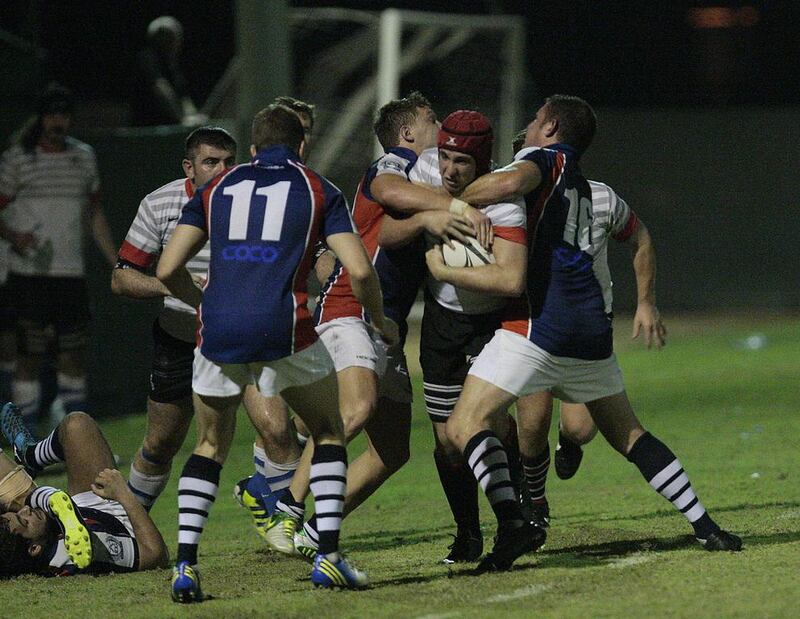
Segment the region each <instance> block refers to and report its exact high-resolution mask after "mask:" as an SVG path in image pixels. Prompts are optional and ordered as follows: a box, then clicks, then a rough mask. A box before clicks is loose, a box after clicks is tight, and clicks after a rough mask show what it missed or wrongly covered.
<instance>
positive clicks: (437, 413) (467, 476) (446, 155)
mask: <svg viewBox="0 0 800 619" xmlns="http://www.w3.org/2000/svg"><path fill="white" fill-rule="evenodd" d="M493 141H494V140H493V134H492V126H491V123H490V122H489V119H488V118H486V117H485V116H483V115H482V114H480V113H478V112H474V111H469V110H460V111H458V112H454V113H452V114H450V115H449V116H448V117H447V118H446V119H445V120H444V121H443V122H442V126H441V128H440V130H439V134H438V149H430V150H427V151H425V152H424V153H423V154H422V155H421V156H420V160H419V162H418V163H417V165H416V166H415V167H414V170H413V171H412V176H411V178H412V180H414V181H415V182H422V183H425V184H428V185H432V186H437V187H440V186H442V185H444V187H445V188H446V190H447V191H448V192H449V193H450V194H451V195H459V194H460V193H461V192H462V191H463V189H464V188H465V187H466V186H467V185H468V184H469V183H470V182H472V181H473V180H474V179H475V178H476V177H477V176H480V175H482V174H486V173H488V172H489V170H490V167H491V153H492V144H493ZM483 213H484V214H485V215H486V216H487V217H489V219H490V220H491V222H492V225H493V230H494V239H495V242H494V243H493V246H494V247H495V254H496V256H499V259H500V260H501V261H502V260H503V259H505V256H506V253H507V251H506V250H507V247H508V246H507V243H520V244H522V245H524V244H525V240H526V233H525V212H524V209H523V206H522V202H521V201H520V200H516V201H509V202H501V203H497V204H492V205H488V206H487V207H485V208H484V209H483ZM422 216H424V214H417V215H414V217H412V218H411V219H407V220H402V221H391V222H387V224H385V230H384V232H385V233H384V238H385V237H386V236H387V235H388V233H389V231H393V232H394V235H396V236H395V238H394V239H393V242H396V243H399V244H404V243H408V242H409V240H410V239H411V238H413V237H414V236H416V235H418V234H419V233H420V230H421V229H422V226H421V225H420V224H419V223H418V222H417V221H415V220H418V219H419V218H420V217H422ZM498 239H499V240H498ZM506 303H507V300H506V299H505V298H503V297H500V296H494V297H492V296H488V295H485V294H475V293H473V292H471V291H469V290H464V289H459V288H456V287H454V286H452V285H450V284H446V283H441V282H438V281H436V280H435V279H433V278H432V277H428V278H427V281H426V289H425V313H424V315H423V319H422V333H421V339H420V364H421V365H422V372H423V379H424V387H425V405H426V408H427V410H428V416H429V417H430V419H431V422H432V423H433V429H434V436H435V439H436V449H435V451H434V461H435V463H436V469H437V471H438V473H439V479H440V481H441V484H442V488H443V489H444V492H445V496H446V497H447V501H448V504H449V505H450V509H451V511H452V512H453V517H454V519H455V522H456V525H457V531H456V535H455V539H454V541H453V543H452V544H451V546H450V552H449V554H448V555H447V557H445V558H444V560H443V562H444V563H456V562H461V561H475V560H477V559H478V558H479V557H480V555H481V553H482V552H483V536H482V533H481V530H480V521H479V512H478V486H477V483H476V481H475V477H474V476H473V475H472V471H471V470H470V469H469V467H467V466H466V465H465V463H464V460H463V458H462V455H461V452H460V450H458V449H457V448H456V447H455V446H453V445H452V444H451V443H450V441H449V440H448V439H447V436H446V432H445V424H446V423H447V419H448V417H449V416H450V414H451V413H452V411H453V407H454V406H455V403H456V401H457V400H458V396H459V394H460V392H461V388H462V385H463V383H464V379H465V378H466V375H467V371H468V370H469V367H470V363H471V361H472V360H473V359H474V358H475V357H477V356H478V354H479V353H480V351H481V350H482V349H483V346H484V345H485V344H486V343H487V342H488V341H489V340H490V339H491V337H492V335H493V333H494V331H495V329H497V328H498V327H499V326H500V317H501V311H502V308H503V307H504V306H505V305H506ZM506 419H507V420H508V421H507V423H506V427H505V428H503V430H504V431H503V432H502V434H501V435H502V436H503V437H504V443H505V445H506V448H507V449H509V450H512V449H513V450H514V453H516V450H517V433H516V424H515V423H514V419H513V418H512V417H510V416H507V417H506ZM516 461H517V462H518V461H519V458H518V457H517V458H516ZM516 471H517V472H518V473H520V475H519V476H518V478H519V477H521V472H520V471H519V466H517V467H516Z"/></svg>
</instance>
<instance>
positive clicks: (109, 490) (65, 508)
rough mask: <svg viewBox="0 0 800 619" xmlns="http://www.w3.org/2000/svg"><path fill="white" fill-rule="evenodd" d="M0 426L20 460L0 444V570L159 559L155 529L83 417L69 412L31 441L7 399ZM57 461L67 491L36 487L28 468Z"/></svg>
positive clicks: (141, 566) (90, 568)
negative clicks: (46, 433)
mask: <svg viewBox="0 0 800 619" xmlns="http://www.w3.org/2000/svg"><path fill="white" fill-rule="evenodd" d="M0 427H1V428H2V432H3V435H4V436H5V437H6V439H7V440H8V442H9V443H10V444H11V445H12V446H13V448H14V455H15V458H16V460H17V462H19V463H20V465H21V466H19V465H17V464H15V463H14V462H12V461H11V459H10V458H8V457H7V456H6V455H5V454H4V453H2V451H0V512H2V515H0V577H11V576H17V575H20V574H42V575H59V576H65V575H71V574H75V573H82V572H86V573H93V574H98V573H107V572H134V571H138V570H151V569H155V568H159V567H167V565H168V563H169V553H168V551H167V547H166V545H165V544H164V540H163V539H162V537H161V533H159V531H158V529H157V528H156V525H155V524H154V523H153V521H152V520H150V516H148V514H147V512H146V511H145V509H144V507H142V506H141V504H140V503H139V502H138V501H137V500H136V498H135V497H134V495H133V493H132V492H131V491H130V489H129V488H128V485H127V483H126V481H125V479H124V478H123V477H122V475H121V474H120V472H119V471H117V470H115V469H114V467H115V463H114V456H113V455H112V453H111V449H110V448H109V446H108V443H107V442H106V439H105V437H104V436H103V433H102V432H101V431H100V428H99V427H98V426H97V423H95V421H94V420H93V419H92V418H91V417H89V416H88V415H86V414H85V413H80V412H75V413H71V414H69V415H67V416H66V417H65V418H64V419H63V420H62V421H61V423H60V424H59V425H58V427H56V429H55V430H53V431H52V432H51V433H50V435H49V436H48V437H47V438H46V439H44V440H42V441H37V440H36V439H34V438H33V436H31V434H30V433H29V432H28V430H27V429H26V428H25V425H24V424H23V422H22V417H21V415H20V412H19V409H18V408H17V407H16V406H15V405H14V404H12V403H11V402H8V403H6V404H5V405H4V406H3V408H2V411H0ZM58 462H63V463H64V464H65V465H66V470H67V492H64V491H63V490H58V489H56V488H52V487H49V486H40V487H37V486H36V484H35V483H34V481H33V477H34V476H35V475H36V473H38V472H39V471H41V470H42V469H43V468H44V467H46V466H48V465H50V464H56V463H58Z"/></svg>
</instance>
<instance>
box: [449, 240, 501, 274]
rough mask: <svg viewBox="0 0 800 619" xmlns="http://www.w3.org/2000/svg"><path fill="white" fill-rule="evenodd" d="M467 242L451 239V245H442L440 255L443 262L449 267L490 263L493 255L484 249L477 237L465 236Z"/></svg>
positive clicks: (476, 265) (492, 260)
mask: <svg viewBox="0 0 800 619" xmlns="http://www.w3.org/2000/svg"><path fill="white" fill-rule="evenodd" d="M467 240H468V241H469V243H467V244H466V245H465V244H464V243H462V242H461V241H457V240H456V239H451V240H450V242H451V243H452V244H453V247H452V248H451V247H448V246H447V245H446V244H443V245H442V255H443V256H444V263H445V264H446V265H447V266H449V267H478V266H481V265H484V264H492V263H493V262H494V256H493V255H492V252H491V251H488V250H486V249H484V248H483V247H482V246H481V244H480V243H478V239H476V238H475V237H471V236H469V237H467Z"/></svg>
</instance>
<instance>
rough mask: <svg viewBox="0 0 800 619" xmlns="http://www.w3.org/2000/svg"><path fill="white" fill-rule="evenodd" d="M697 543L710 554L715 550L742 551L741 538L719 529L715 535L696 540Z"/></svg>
mask: <svg viewBox="0 0 800 619" xmlns="http://www.w3.org/2000/svg"><path fill="white" fill-rule="evenodd" d="M697 541H698V542H700V544H702V546H703V548H705V549H706V550H710V551H712V552H714V551H717V550H730V551H734V552H736V551H739V550H741V549H742V538H740V537H739V536H738V535H734V534H733V533H728V532H727V531H723V530H722V529H720V530H719V531H717V532H716V533H712V534H711V535H709V536H708V537H707V538H706V539H701V538H699V537H698V538H697Z"/></svg>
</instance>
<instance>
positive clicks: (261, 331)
mask: <svg viewBox="0 0 800 619" xmlns="http://www.w3.org/2000/svg"><path fill="white" fill-rule="evenodd" d="M304 149H305V146H304V137H303V127H302V124H301V123H300V120H299V118H298V117H297V115H296V114H295V113H294V112H293V111H292V110H290V109H289V108H286V107H284V106H280V105H274V104H273V105H271V106H269V107H267V108H265V109H264V110H262V111H261V112H259V113H258V114H256V116H255V118H254V120H253V131H252V146H251V153H252V155H253V159H252V161H251V162H250V163H249V164H244V165H239V166H236V167H234V168H231V169H230V170H228V171H226V172H225V173H223V174H221V175H220V176H217V177H216V178H215V179H214V180H213V181H211V182H210V183H209V184H208V185H206V186H205V187H204V188H203V190H202V191H201V192H199V193H197V194H196V195H195V196H194V197H193V198H192V199H191V200H190V201H189V202H188V203H187V205H186V206H185V207H184V209H183V214H182V216H181V220H180V221H179V222H178V226H177V227H176V229H175V233H174V234H173V236H172V238H171V239H170V242H169V243H168V244H167V246H166V248H165V249H164V253H163V254H162V256H161V260H160V261H159V264H158V268H157V270H156V276H157V277H158V278H159V279H160V280H161V281H162V282H163V283H164V284H165V285H166V286H167V288H168V289H169V290H170V292H171V293H172V294H173V295H174V296H177V297H178V298H180V299H181V300H183V301H184V302H187V303H188V304H189V305H191V306H193V307H200V304H201V301H202V307H201V309H200V312H199V317H200V321H201V327H200V329H199V331H198V341H199V346H198V348H197V350H196V351H195V361H194V373H193V377H192V390H193V392H194V403H195V413H196V418H197V421H198V443H197V446H196V447H195V450H194V453H193V454H192V456H191V457H190V458H189V460H188V461H187V463H186V465H185V466H184V469H183V473H182V475H181V480H180V482H179V486H178V494H179V496H178V505H179V539H178V556H177V563H176V566H175V568H174V571H173V580H172V588H171V590H172V598H173V600H175V601H177V602H196V601H200V600H202V599H203V594H202V590H201V587H200V579H199V573H198V571H197V568H196V564H197V549H198V544H199V540H200V536H201V534H202V532H203V528H204V526H205V522H206V520H207V519H208V514H209V510H210V508H211V505H212V504H213V502H214V500H215V498H216V494H217V490H218V487H219V476H220V471H221V469H222V465H223V463H224V462H225V459H226V458H227V455H228V451H229V449H230V445H231V441H232V438H233V432H234V429H235V423H236V409H237V408H238V406H239V403H240V401H241V397H242V390H243V388H244V386H245V385H247V384H250V383H255V384H256V385H257V387H258V389H259V391H261V393H262V394H264V395H266V396H275V395H281V396H283V398H284V399H285V400H286V401H287V403H288V404H289V405H290V406H291V407H292V408H293V409H294V411H295V412H296V413H297V414H298V415H299V416H300V417H301V418H302V419H303V421H304V422H305V423H306V425H307V426H308V429H309V430H310V433H311V436H312V438H313V439H314V449H313V455H312V457H311V466H310V474H309V476H310V482H309V485H310V488H311V492H312V494H314V495H315V496H318V497H319V500H317V502H316V510H317V516H318V517H317V524H318V530H319V552H318V553H317V555H316V558H315V561H314V567H313V569H312V572H311V580H312V583H314V584H315V585H316V586H322V587H348V588H362V587H364V586H367V585H368V582H369V580H368V578H367V575H366V574H365V573H364V572H361V571H360V570H357V569H355V568H354V567H353V566H352V565H351V564H350V563H349V562H348V560H347V559H346V558H345V557H344V556H343V555H342V554H340V553H339V529H340V526H341V517H342V504H343V503H344V496H345V488H346V472H347V453H346V450H345V447H344V432H343V428H342V420H341V416H340V414H339V411H338V408H337V402H336V396H337V390H336V382H335V381H336V379H335V376H334V374H333V372H332V370H333V364H332V361H331V358H330V356H329V354H328V352H327V351H326V349H325V347H324V345H323V344H322V343H321V342H320V341H319V340H318V337H317V334H316V332H315V331H314V329H313V326H312V319H311V316H310V314H309V312H308V309H307V307H306V301H307V290H306V278H307V276H308V273H309V270H310V266H311V255H312V252H313V250H314V247H315V245H316V243H317V241H318V240H320V239H326V240H327V243H328V245H329V246H330V247H331V249H333V250H334V251H335V252H336V255H337V256H338V258H339V260H341V262H342V264H344V265H345V267H346V268H347V269H348V272H349V273H350V277H351V279H352V285H353V292H354V294H355V295H356V297H357V298H358V300H359V302H361V303H362V304H363V305H364V307H365V309H367V311H368V312H369V316H370V324H371V327H372V328H373V329H374V330H375V332H376V333H378V334H379V335H380V336H382V337H384V338H385V339H386V340H387V341H389V342H392V343H393V342H395V341H396V340H397V326H396V325H395V324H394V323H392V322H391V321H390V320H388V319H387V318H386V317H385V315H384V312H383V303H382V299H381V291H380V285H379V282H378V278H377V276H376V274H375V270H374V268H373V267H372V264H371V262H370V261H369V258H368V257H367V254H366V252H365V250H364V246H363V244H362V243H361V240H360V238H359V237H358V235H356V234H355V233H354V232H353V223H352V220H351V219H350V214H349V212H348V209H347V202H346V200H345V199H344V196H342V194H341V192H340V191H339V190H338V189H337V188H336V187H334V186H333V185H332V184H331V183H330V182H329V181H328V180H327V179H325V178H323V177H322V176H320V175H319V174H317V173H315V172H314V171H313V170H311V169H310V168H308V167H306V166H305V165H304V164H303V163H302V156H303V154H304ZM267 211H269V214H268V213H267ZM207 240H210V242H211V258H210V263H209V276H208V279H207V281H206V284H205V286H204V288H203V290H202V291H201V290H200V289H199V288H198V287H197V286H196V285H195V284H194V282H193V281H192V278H191V275H190V274H189V272H188V271H187V270H186V268H185V264H186V263H187V262H188V260H189V259H190V258H191V257H192V256H193V255H194V254H195V253H196V252H197V251H198V250H199V249H200V248H201V247H203V245H205V243H206V241H207Z"/></svg>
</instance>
